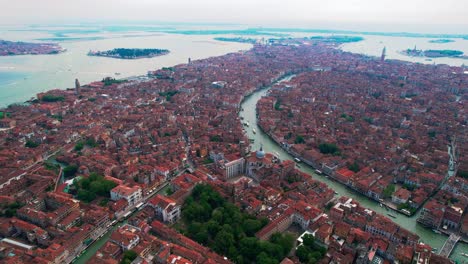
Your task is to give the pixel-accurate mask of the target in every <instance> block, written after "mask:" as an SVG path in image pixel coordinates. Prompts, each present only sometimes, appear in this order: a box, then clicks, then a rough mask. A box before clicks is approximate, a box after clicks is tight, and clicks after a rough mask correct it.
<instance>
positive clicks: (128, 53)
mask: <svg viewBox="0 0 468 264" xmlns="http://www.w3.org/2000/svg"><path fill="white" fill-rule="evenodd" d="M167 53H169V50H167V49H125V48H118V49H113V50H107V51H98V52H90V53H88V55H90V56H103V57H116V58H123V59H135V58H144V57H153V56H158V55H165V54H167Z"/></svg>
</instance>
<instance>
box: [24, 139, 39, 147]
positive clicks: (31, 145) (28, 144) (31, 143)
mask: <svg viewBox="0 0 468 264" xmlns="http://www.w3.org/2000/svg"><path fill="white" fill-rule="evenodd" d="M24 146H25V147H27V148H37V147H38V146H39V143H37V142H35V141H32V140H28V141H26V144H24Z"/></svg>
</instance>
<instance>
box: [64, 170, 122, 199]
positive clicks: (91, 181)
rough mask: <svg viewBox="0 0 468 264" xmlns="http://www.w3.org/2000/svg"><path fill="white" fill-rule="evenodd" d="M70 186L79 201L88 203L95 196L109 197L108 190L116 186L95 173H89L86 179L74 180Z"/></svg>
mask: <svg viewBox="0 0 468 264" xmlns="http://www.w3.org/2000/svg"><path fill="white" fill-rule="evenodd" d="M72 186H73V189H74V193H76V197H77V198H78V199H79V200H81V201H83V202H86V203H90V202H92V201H93V200H94V199H96V197H97V196H102V197H106V198H107V197H110V190H112V189H113V188H114V187H115V186H117V184H116V183H115V182H113V181H109V180H106V179H104V177H103V176H101V175H98V174H97V173H91V174H90V175H89V177H87V178H81V179H78V180H77V179H75V180H74V181H73V185H72Z"/></svg>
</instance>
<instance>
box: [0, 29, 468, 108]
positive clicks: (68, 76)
mask: <svg viewBox="0 0 468 264" xmlns="http://www.w3.org/2000/svg"><path fill="white" fill-rule="evenodd" d="M163 26H164V25H162V27H163ZM231 28H232V27H231ZM11 29H12V28H9V27H2V28H0V32H1V35H2V38H3V39H7V40H21V41H35V42H37V41H38V40H39V39H46V40H44V41H46V42H51V40H57V39H60V38H56V37H57V36H66V37H70V40H67V41H64V42H60V45H62V47H64V48H66V49H67V51H66V52H65V53H61V54H58V55H24V56H7V57H0V107H5V106H7V105H9V104H12V103H18V102H24V101H26V100H29V99H30V98H31V97H35V95H36V94H37V93H39V92H43V91H47V90H50V89H57V88H58V89H65V88H69V87H73V85H74V79H75V78H78V79H79V80H80V82H81V83H82V84H85V83H89V82H92V81H98V80H101V79H102V78H104V77H107V76H110V77H115V78H124V77H129V76H135V75H144V74H146V73H147V71H148V70H155V69H158V68H161V67H168V66H173V65H176V64H180V63H186V62H187V60H188V58H189V57H190V58H191V59H192V60H194V59H202V58H207V57H212V56H220V55H223V54H226V53H229V52H236V51H238V50H246V49H249V48H250V47H251V45H250V44H243V43H233V42H220V41H215V40H213V38H214V37H219V36H231V37H233V36H234V35H230V34H216V35H212V34H207V35H198V34H197V35H193V34H190V35H182V34H168V33H163V32H141V31H137V32H135V31H128V32H125V31H120V32H118V33H116V32H99V31H96V32H94V31H93V30H89V33H86V30H84V29H79V31H78V32H79V33H80V34H77V33H74V32H75V31H76V29H70V28H68V27H64V28H63V29H60V28H57V27H53V32H55V33H51V32H52V31H47V30H52V29H48V28H41V30H37V29H36V28H30V27H21V28H18V27H15V28H14V30H16V31H12V30H11ZM210 29H215V30H225V29H226V28H225V27H222V26H217V27H210ZM18 30H26V31H18ZM60 30H62V31H60ZM80 30H81V31H80ZM58 31H60V33H57V32H58ZM67 31H68V32H67ZM227 32H228V31H227ZM283 34H284V33H283ZM285 35H286V34H285ZM287 35H288V36H292V37H306V36H307V37H310V36H317V35H330V34H317V33H289V34H287ZM240 36H241V37H250V38H261V37H264V38H275V36H268V35H267V36H258V35H254V36H250V35H244V36H242V35H240ZM236 37H238V35H236ZM363 37H364V40H363V41H360V42H356V43H347V44H344V45H342V49H343V50H345V51H350V52H355V53H362V54H367V55H371V56H380V54H381V52H382V48H383V47H386V48H387V58H388V59H399V60H408V61H414V62H421V63H429V64H432V63H436V64H439V63H442V64H448V65H452V66H460V65H462V64H463V63H465V64H468V61H467V60H464V59H453V58H437V59H432V60H431V61H427V60H425V58H412V57H408V56H404V55H402V54H399V53H398V52H399V51H401V50H404V49H407V48H413V47H414V46H416V47H417V48H418V49H455V50H461V51H463V52H464V53H465V54H468V40H464V39H461V38H458V39H455V42H451V43H445V44H437V43H429V40H430V39H429V38H409V37H390V36H373V35H365V36H363ZM50 38H51V40H48V39H50ZM113 48H163V49H169V50H170V51H171V52H170V54H168V55H165V56H160V57H154V58H149V59H138V60H120V59H113V58H104V57H90V56H87V52H88V51H89V50H108V49H113ZM116 73H117V74H116Z"/></svg>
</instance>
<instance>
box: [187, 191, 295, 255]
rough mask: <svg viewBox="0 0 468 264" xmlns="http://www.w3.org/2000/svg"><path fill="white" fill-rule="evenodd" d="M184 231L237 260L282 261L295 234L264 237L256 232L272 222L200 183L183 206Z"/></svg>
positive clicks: (196, 239) (291, 245)
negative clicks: (260, 237) (241, 207)
mask: <svg viewBox="0 0 468 264" xmlns="http://www.w3.org/2000/svg"><path fill="white" fill-rule="evenodd" d="M182 216H183V220H184V224H185V225H184V226H185V228H184V230H183V233H184V234H185V235H187V236H188V237H190V238H192V239H194V240H195V241H197V242H198V243H200V244H202V245H205V246H207V247H209V248H211V249H213V250H214V251H216V252H217V253H219V254H221V255H223V256H226V257H228V258H229V259H231V260H233V261H234V262H236V263H259V264H260V263H262V264H269V263H278V262H280V261H281V260H282V259H283V258H284V257H285V256H287V254H288V253H289V252H290V250H291V248H292V247H293V244H294V237H293V236H292V235H289V234H284V235H283V234H274V235H273V236H272V237H271V239H270V241H260V240H258V239H257V238H256V237H255V233H256V232H257V231H259V230H260V229H261V228H262V227H263V226H265V225H266V224H267V223H268V220H267V219H256V218H255V217H254V216H251V215H248V214H245V213H242V212H241V211H240V209H239V208H237V207H236V206H235V205H234V204H232V203H229V202H227V201H226V200H225V199H224V198H223V197H221V196H220V195H219V193H217V192H216V191H214V190H213V189H212V188H211V187H210V186H209V185H197V186H196V187H195V188H194V190H193V193H192V195H191V196H189V197H188V198H187V200H186V201H185V203H184V206H183V208H182Z"/></svg>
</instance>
